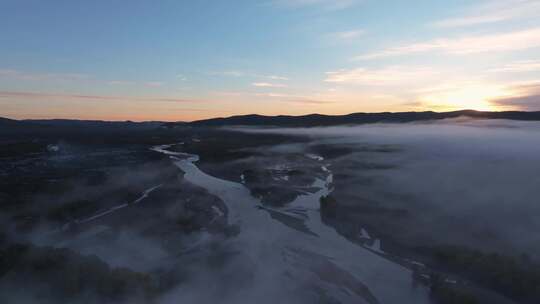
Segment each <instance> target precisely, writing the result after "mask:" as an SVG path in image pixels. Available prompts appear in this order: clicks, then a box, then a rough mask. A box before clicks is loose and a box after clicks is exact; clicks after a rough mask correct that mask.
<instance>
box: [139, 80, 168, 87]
mask: <svg viewBox="0 0 540 304" xmlns="http://www.w3.org/2000/svg"><path fill="white" fill-rule="evenodd" d="M144 85H145V86H147V87H153V88H157V87H162V86H163V85H164V83H163V82H160V81H148V82H145V83H144Z"/></svg>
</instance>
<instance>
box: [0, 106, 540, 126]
mask: <svg viewBox="0 0 540 304" xmlns="http://www.w3.org/2000/svg"><path fill="white" fill-rule="evenodd" d="M458 117H470V118H477V119H510V120H521V121H540V111H538V112H524V111H504V112H487V111H474V110H461V111H453V112H432V111H425V112H380V113H351V114H346V115H324V114H309V115H301V116H291V115H278V116H264V115H257V114H251V115H237V116H231V117H220V118H211V119H203V120H196V121H192V122H160V121H146V122H133V121H104V120H76V119H39V120H37V119H36V120H32V119H28V120H14V119H9V118H3V117H0V127H4V128H5V127H9V128H24V129H33V128H87V127H88V128H94V129H95V128H98V129H99V128H104V129H105V128H114V129H138V130H141V129H153V128H159V127H165V128H174V127H180V126H187V127H221V126H277V127H317V126H336V125H357V124H369V123H384V122H386V123H405V122H414V121H428V120H440V119H448V118H458Z"/></svg>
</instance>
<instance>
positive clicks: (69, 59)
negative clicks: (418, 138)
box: [0, 0, 540, 120]
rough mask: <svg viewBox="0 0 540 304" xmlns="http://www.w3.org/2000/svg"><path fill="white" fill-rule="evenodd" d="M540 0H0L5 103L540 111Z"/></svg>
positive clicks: (63, 107)
mask: <svg viewBox="0 0 540 304" xmlns="http://www.w3.org/2000/svg"><path fill="white" fill-rule="evenodd" d="M539 54H540V1H531V0H479V1H375V0H358V1H357V0H333V1H330V0H263V1H253V0H252V1H178V0H176V1H173V0H163V1H149V0H147V1H142V0H131V1H122V0H115V1H111V0H108V1H105V0H95V1H75V0H50V1H42V0H0V115H1V116H7V117H13V118H50V117H65V118H84V119H114V120H124V119H133V120H149V119H156V120H193V119H199V118H206V117H215V116H229V115H236V114H247V113H259V114H270V115H275V114H294V115H298V114H307V113H314V112H319V113H328V114H343V113H349V112H359V111H365V112H377V111H408V110H415V111H420V110H436V111H446V110H455V109H462V108H472V109H479V110H514V109H519V110H540V98H539V96H540V55H539Z"/></svg>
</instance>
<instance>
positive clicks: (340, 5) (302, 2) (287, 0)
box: [273, 0, 362, 10]
mask: <svg viewBox="0 0 540 304" xmlns="http://www.w3.org/2000/svg"><path fill="white" fill-rule="evenodd" d="M361 2H362V1H360V0H274V2H273V3H274V4H275V5H278V6H280V7H288V8H300V7H319V8H322V9H325V10H342V9H345V8H349V7H351V6H354V5H357V4H359V3H361Z"/></svg>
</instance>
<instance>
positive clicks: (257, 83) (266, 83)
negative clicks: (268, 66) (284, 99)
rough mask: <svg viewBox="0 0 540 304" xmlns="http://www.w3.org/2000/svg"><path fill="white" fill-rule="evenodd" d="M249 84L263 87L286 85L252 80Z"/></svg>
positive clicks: (281, 86)
mask: <svg viewBox="0 0 540 304" xmlns="http://www.w3.org/2000/svg"><path fill="white" fill-rule="evenodd" d="M251 85H253V86H254V87H264V88H285V87H287V85H285V84H282V83H269V82H254V83H252V84H251Z"/></svg>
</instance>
